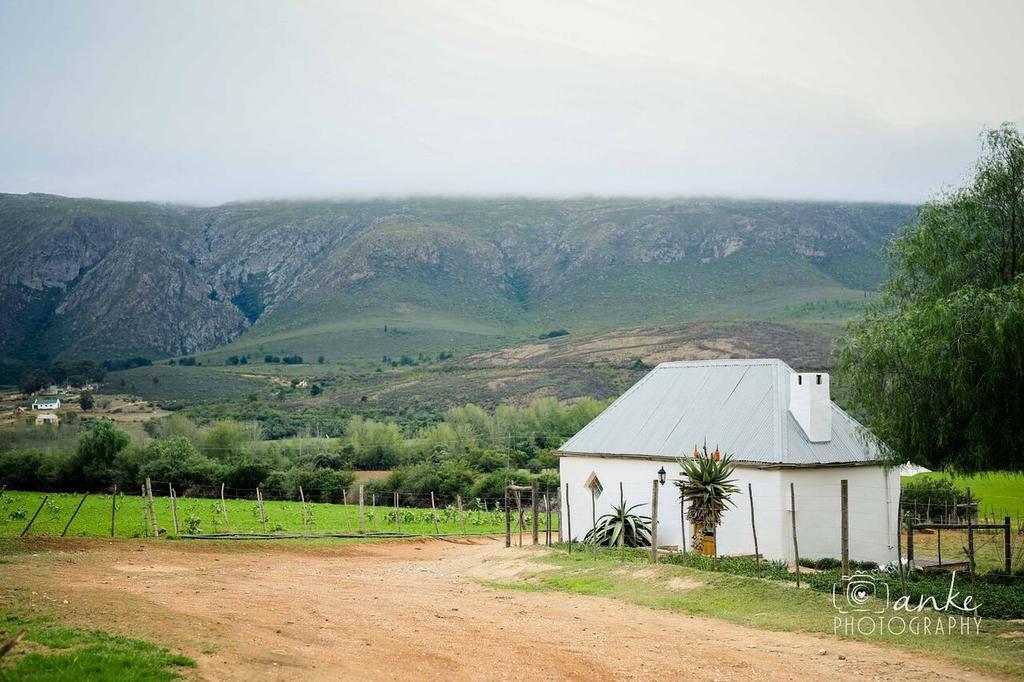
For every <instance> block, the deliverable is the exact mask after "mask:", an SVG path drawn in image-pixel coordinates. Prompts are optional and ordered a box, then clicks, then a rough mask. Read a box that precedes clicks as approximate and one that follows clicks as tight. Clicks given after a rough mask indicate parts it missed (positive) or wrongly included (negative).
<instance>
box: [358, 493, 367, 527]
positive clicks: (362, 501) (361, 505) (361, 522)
mask: <svg viewBox="0 0 1024 682" xmlns="http://www.w3.org/2000/svg"><path fill="white" fill-rule="evenodd" d="M364 509H365V499H364V498H363V486H359V534H360V535H362V534H363V533H365V532H366V519H365V518H364V516H363V514H364V511H363V510H364Z"/></svg>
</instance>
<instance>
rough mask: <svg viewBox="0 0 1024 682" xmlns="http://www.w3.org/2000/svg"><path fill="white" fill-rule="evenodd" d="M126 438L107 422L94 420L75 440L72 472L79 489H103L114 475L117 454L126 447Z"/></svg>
mask: <svg viewBox="0 0 1024 682" xmlns="http://www.w3.org/2000/svg"><path fill="white" fill-rule="evenodd" d="M129 440H130V439H129V438H128V434H127V433H125V432H124V431H122V430H121V429H119V428H117V427H116V426H115V425H114V422H112V421H110V420H109V419H97V420H96V421H94V422H92V423H91V424H90V425H89V427H88V428H87V429H86V430H85V432H84V433H82V435H81V436H79V437H78V446H77V448H76V450H75V455H74V457H73V458H72V471H73V474H74V475H75V476H76V477H77V478H78V480H79V481H80V482H81V484H82V485H85V486H89V487H93V486H101V485H107V484H108V483H110V482H111V481H113V480H114V479H115V477H116V475H117V466H116V459H117V455H118V453H120V452H121V451H122V450H124V449H125V448H126V447H127V446H128V443H129Z"/></svg>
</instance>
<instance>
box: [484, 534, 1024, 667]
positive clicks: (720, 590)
mask: <svg viewBox="0 0 1024 682" xmlns="http://www.w3.org/2000/svg"><path fill="white" fill-rule="evenodd" d="M541 561H543V562H544V563H546V564H548V565H550V566H553V567H554V568H553V570H542V571H537V572H534V573H527V574H522V575H521V576H520V577H519V579H517V580H516V581H515V582H505V583H503V582H487V583H486V584H487V585H489V586H491V587H497V588H508V589H516V590H529V591H564V592H575V593H578V594H586V595H594V596H602V597H611V598H613V599H621V600H624V601H627V602H630V603H633V604H637V605H640V606H645V607H649V608H656V609H666V610H670V611H678V612H682V613H692V614H700V615H707V616H711V617H714V618H720V619H722V620H726V621H729V622H732V623H738V624H740V625H747V626H750V627H755V628H759V629H764V630H784V631H793V632H810V633H816V634H821V635H827V636H833V635H834V627H835V623H834V621H833V618H834V617H836V616H837V615H838V612H837V611H836V609H835V608H834V607H833V605H832V595H831V594H829V593H826V592H821V591H817V590H810V589H798V588H796V587H794V586H792V585H791V584H785V583H778V582H774V581H767V580H758V579H756V578H748V577H744V576H739V575H731V574H725V573H717V572H708V571H699V570H695V569H692V568H685V567H682V566H676V565H668V564H661V565H659V566H657V567H652V566H651V565H650V562H649V558H648V555H647V553H646V552H641V551H635V550H633V551H630V552H629V553H628V555H627V563H626V564H625V565H624V564H623V563H621V562H620V561H619V555H618V552H617V551H615V550H605V551H603V552H601V553H600V554H599V558H598V560H597V561H595V560H594V559H593V555H592V554H591V553H590V551H589V548H588V549H587V551H582V552H577V553H573V554H572V555H567V554H566V553H565V552H557V553H551V554H548V555H547V556H545V557H543V558H542V559H541ZM679 579H684V580H686V582H687V584H688V585H690V584H693V585H695V586H693V587H679V582H678V581H679ZM838 636H839V637H840V638H842V639H846V638H852V639H858V640H862V641H872V642H878V643H881V644H885V645H890V646H897V647H900V648H905V649H909V650H912V651H919V652H921V653H924V654H927V655H929V656H935V657H938V658H945V659H947V660H950V661H953V662H955V663H957V664H960V665H963V666H965V667H969V668H974V669H977V670H982V671H985V672H989V673H995V674H999V675H1007V676H1011V677H1019V676H1022V675H1024V658H1022V657H1021V655H1020V654H1021V651H1022V648H1021V645H1022V637H1024V633H1022V632H1021V625H1020V623H1019V622H1014V621H998V620H990V619H985V620H984V622H983V624H982V626H981V632H980V634H977V635H959V634H957V635H950V636H913V635H893V634H885V635H877V634H876V635H872V636H861V635H852V636H847V635H838Z"/></svg>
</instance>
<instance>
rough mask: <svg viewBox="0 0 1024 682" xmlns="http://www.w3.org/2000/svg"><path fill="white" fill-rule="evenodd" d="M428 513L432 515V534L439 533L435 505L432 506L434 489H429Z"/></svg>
mask: <svg viewBox="0 0 1024 682" xmlns="http://www.w3.org/2000/svg"><path fill="white" fill-rule="evenodd" d="M430 515H431V516H432V517H434V535H440V534H441V529H440V528H439V527H438V525H437V507H435V506H434V491H433V490H431V491H430Z"/></svg>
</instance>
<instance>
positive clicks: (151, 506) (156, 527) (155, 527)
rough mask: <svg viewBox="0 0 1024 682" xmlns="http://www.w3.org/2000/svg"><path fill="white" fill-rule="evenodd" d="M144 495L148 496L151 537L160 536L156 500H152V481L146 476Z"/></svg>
mask: <svg viewBox="0 0 1024 682" xmlns="http://www.w3.org/2000/svg"><path fill="white" fill-rule="evenodd" d="M146 496H147V497H148V498H149V522H150V523H152V524H153V537H155V538H158V537H160V524H159V523H158V522H157V520H156V502H154V501H153V482H152V481H150V480H149V477H148V476H147V477H146Z"/></svg>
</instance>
